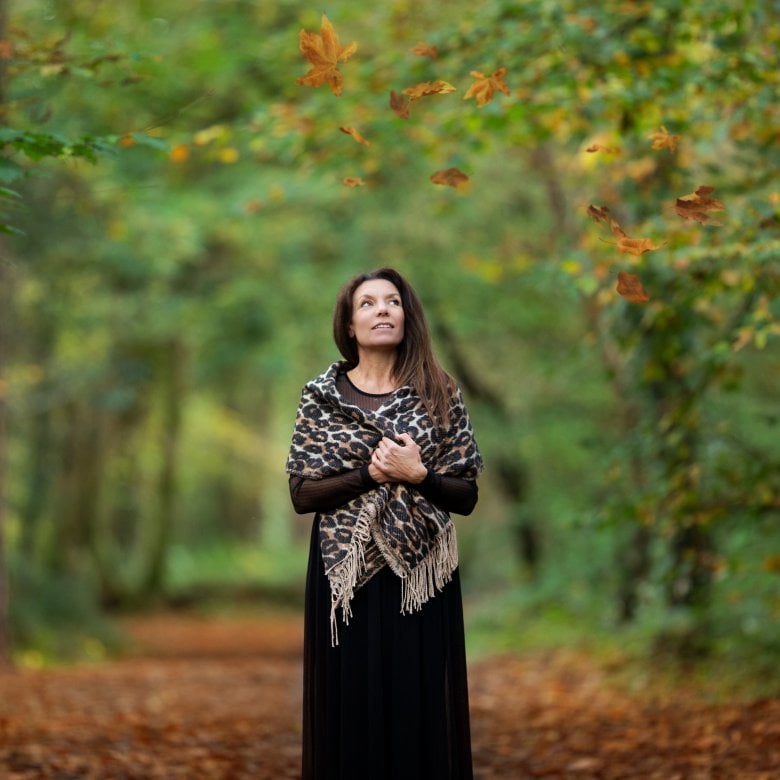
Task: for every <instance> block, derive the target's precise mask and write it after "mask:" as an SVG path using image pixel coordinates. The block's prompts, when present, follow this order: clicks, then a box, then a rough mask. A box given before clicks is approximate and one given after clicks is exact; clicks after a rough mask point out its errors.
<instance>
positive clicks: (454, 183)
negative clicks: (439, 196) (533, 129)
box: [431, 168, 469, 190]
mask: <svg viewBox="0 0 780 780" xmlns="http://www.w3.org/2000/svg"><path fill="white" fill-rule="evenodd" d="M431 181H432V182H433V183H434V184H446V185H447V186H449V187H455V189H459V190H463V189H467V188H468V185H469V177H468V176H466V174H465V173H463V171H460V170H458V169H457V168H446V169H444V170H441V171H436V173H434V174H432V175H431Z"/></svg>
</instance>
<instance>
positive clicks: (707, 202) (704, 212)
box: [674, 187, 726, 225]
mask: <svg viewBox="0 0 780 780" xmlns="http://www.w3.org/2000/svg"><path fill="white" fill-rule="evenodd" d="M712 192H714V189H713V188H712V187H699V188H698V189H697V190H696V192H692V193H691V194H690V195H682V196H681V197H679V198H677V200H676V201H675V204H674V210H675V211H676V212H677V214H678V215H679V216H681V217H682V218H683V219H691V220H694V221H695V222H701V224H702V225H722V224H723V223H722V222H720V221H718V220H717V219H715V218H714V217H712V216H710V214H709V212H710V211H725V209H726V207H725V206H724V205H723V203H722V202H721V201H719V200H718V199H717V198H711V197H710V194H711V193H712Z"/></svg>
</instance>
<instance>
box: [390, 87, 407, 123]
mask: <svg viewBox="0 0 780 780" xmlns="http://www.w3.org/2000/svg"><path fill="white" fill-rule="evenodd" d="M390 108H392V109H393V111H395V113H396V114H398V116H400V117H401V119H408V118H409V101H408V100H407V99H406V98H405V97H403V96H402V95H399V94H398V93H397V92H395V91H392V92H391V93H390Z"/></svg>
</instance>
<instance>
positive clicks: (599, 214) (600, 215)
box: [588, 205, 612, 225]
mask: <svg viewBox="0 0 780 780" xmlns="http://www.w3.org/2000/svg"><path fill="white" fill-rule="evenodd" d="M588 216H589V217H592V218H593V219H594V220H595V221H596V222H603V223H604V224H605V225H608V224H609V223H610V221H611V220H612V217H610V216H609V208H608V207H607V206H593V205H590V206H588Z"/></svg>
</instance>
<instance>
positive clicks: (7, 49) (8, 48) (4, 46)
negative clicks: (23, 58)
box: [0, 38, 14, 60]
mask: <svg viewBox="0 0 780 780" xmlns="http://www.w3.org/2000/svg"><path fill="white" fill-rule="evenodd" d="M13 56H14V44H13V41H9V40H8V39H7V38H3V39H2V40H0V60H10V59H13Z"/></svg>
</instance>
